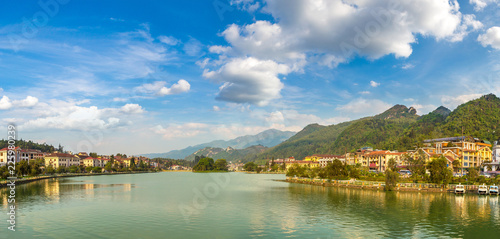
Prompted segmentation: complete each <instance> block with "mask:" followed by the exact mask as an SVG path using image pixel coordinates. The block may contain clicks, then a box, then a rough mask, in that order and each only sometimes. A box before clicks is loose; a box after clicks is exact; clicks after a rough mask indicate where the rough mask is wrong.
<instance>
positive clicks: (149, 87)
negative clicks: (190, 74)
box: [135, 79, 191, 96]
mask: <svg viewBox="0 0 500 239" xmlns="http://www.w3.org/2000/svg"><path fill="white" fill-rule="evenodd" d="M166 84H167V82H165V81H155V82H153V83H151V84H149V83H148V84H143V85H141V86H138V87H136V88H135V90H136V91H137V92H139V93H145V94H154V95H158V96H165V95H175V94H181V93H185V92H188V91H189V90H190V89H191V85H190V84H189V82H187V81H186V80H183V79H180V80H179V81H177V83H175V84H173V85H172V86H170V87H166V86H165V85H166Z"/></svg>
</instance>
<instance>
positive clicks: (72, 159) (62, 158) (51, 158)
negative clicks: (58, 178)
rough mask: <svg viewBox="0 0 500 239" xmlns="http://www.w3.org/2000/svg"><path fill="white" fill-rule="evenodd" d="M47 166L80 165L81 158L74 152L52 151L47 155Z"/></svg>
mask: <svg viewBox="0 0 500 239" xmlns="http://www.w3.org/2000/svg"><path fill="white" fill-rule="evenodd" d="M44 159H45V167H48V166H49V165H52V167H54V168H59V167H61V166H62V167H71V166H80V158H79V157H77V156H75V155H73V154H66V153H51V154H48V155H45V157H44Z"/></svg>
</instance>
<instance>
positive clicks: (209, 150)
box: [184, 145, 268, 161]
mask: <svg viewBox="0 0 500 239" xmlns="http://www.w3.org/2000/svg"><path fill="white" fill-rule="evenodd" d="M266 149H268V148H267V147H265V146H262V145H254V146H250V147H248V148H244V149H234V148H232V147H227V148H225V149H223V148H213V147H206V148H203V149H200V150H198V151H196V152H194V153H193V154H190V155H188V156H187V157H186V158H184V159H185V160H189V161H193V160H194V159H195V156H202V155H203V156H206V157H209V158H213V159H214V160H217V159H225V160H227V161H233V160H238V159H241V158H243V157H245V156H246V155H249V154H258V153H261V152H263V151H264V150H266Z"/></svg>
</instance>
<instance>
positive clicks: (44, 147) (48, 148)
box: [0, 139, 64, 153]
mask: <svg viewBox="0 0 500 239" xmlns="http://www.w3.org/2000/svg"><path fill="white" fill-rule="evenodd" d="M8 145H9V144H8V142H7V140H5V139H2V140H0V149H3V148H5V147H7V146H8ZM15 145H16V146H17V147H20V148H22V149H38V150H40V151H42V152H45V153H52V152H54V151H55V150H59V151H60V152H63V151H64V150H63V147H62V146H61V145H59V148H56V147H54V146H52V145H48V144H46V143H43V144H39V143H35V142H33V141H31V140H28V141H26V140H22V139H20V140H16V143H15Z"/></svg>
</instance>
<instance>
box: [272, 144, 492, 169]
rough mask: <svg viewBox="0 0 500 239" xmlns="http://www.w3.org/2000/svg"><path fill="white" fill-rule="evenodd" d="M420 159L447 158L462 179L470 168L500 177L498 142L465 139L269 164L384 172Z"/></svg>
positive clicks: (363, 149)
mask: <svg viewBox="0 0 500 239" xmlns="http://www.w3.org/2000/svg"><path fill="white" fill-rule="evenodd" d="M492 149H493V150H492ZM418 157H423V158H424V160H425V163H428V162H430V161H431V160H432V159H435V158H439V157H444V158H445V159H446V161H447V167H448V168H449V169H450V170H452V171H453V172H454V173H455V175H463V174H465V173H466V172H467V171H468V170H469V169H470V168H479V167H482V169H483V171H484V172H486V173H488V174H500V172H497V170H500V167H499V163H500V144H499V141H496V142H494V145H492V144H491V143H490V142H488V141H483V140H480V139H478V138H473V137H465V136H460V137H449V138H437V139H429V140H425V141H424V146H423V147H421V148H418V149H416V150H408V151H405V152H398V151H390V150H378V149H373V148H371V147H364V148H361V149H358V150H356V151H355V152H349V153H346V154H344V155H328V154H314V155H311V156H306V157H305V158H304V159H303V160H296V159H295V158H294V157H289V158H284V159H281V158H280V159H275V160H269V164H277V165H281V166H282V165H283V164H285V166H286V169H289V168H290V167H292V166H293V165H294V164H297V165H299V166H307V167H309V168H317V167H321V168H324V167H326V166H327V164H328V163H332V162H333V161H334V160H339V161H340V162H342V163H344V164H346V165H359V166H361V167H365V168H368V169H369V170H372V171H373V172H385V171H386V169H388V164H389V161H390V160H391V159H393V160H394V161H395V163H396V167H398V168H400V169H408V167H409V166H410V165H409V164H410V161H411V160H415V159H416V158H418Z"/></svg>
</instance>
